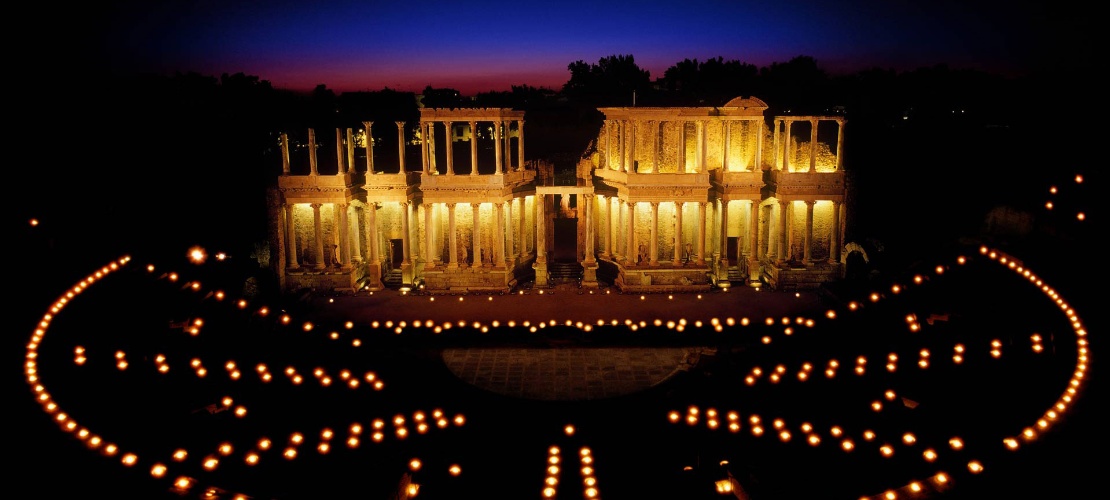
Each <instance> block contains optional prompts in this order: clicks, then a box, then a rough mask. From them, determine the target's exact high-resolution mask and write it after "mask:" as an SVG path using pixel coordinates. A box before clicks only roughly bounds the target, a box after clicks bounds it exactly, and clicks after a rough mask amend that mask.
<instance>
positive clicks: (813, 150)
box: [809, 119, 817, 172]
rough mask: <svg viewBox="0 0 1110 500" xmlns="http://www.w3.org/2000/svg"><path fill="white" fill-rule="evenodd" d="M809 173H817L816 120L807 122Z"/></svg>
mask: <svg viewBox="0 0 1110 500" xmlns="http://www.w3.org/2000/svg"><path fill="white" fill-rule="evenodd" d="M809 171H810V172H816V171H817V120H816V119H813V120H810V121H809Z"/></svg>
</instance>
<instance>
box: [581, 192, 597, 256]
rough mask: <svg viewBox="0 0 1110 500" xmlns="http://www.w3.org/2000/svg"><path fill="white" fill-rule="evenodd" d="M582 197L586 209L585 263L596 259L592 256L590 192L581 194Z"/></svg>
mask: <svg viewBox="0 0 1110 500" xmlns="http://www.w3.org/2000/svg"><path fill="white" fill-rule="evenodd" d="M582 197H583V198H584V205H583V206H584V208H585V211H586V258H585V261H586V264H593V263H594V262H595V261H596V259H595V258H594V203H595V202H594V200H595V197H594V195H592V194H587V195H583V196H582Z"/></svg>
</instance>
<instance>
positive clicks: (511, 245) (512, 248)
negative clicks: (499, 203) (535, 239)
mask: <svg viewBox="0 0 1110 500" xmlns="http://www.w3.org/2000/svg"><path fill="white" fill-rule="evenodd" d="M516 200H517V199H516V198H513V199H511V200H509V202H508V203H506V204H505V210H506V211H507V212H508V213H506V214H505V220H506V221H507V222H506V225H507V226H508V228H509V230H508V231H506V232H505V237H507V238H508V239H509V240H508V242H506V244H505V249H506V250H507V251H508V252H509V255H508V257H507V259H508V260H509V262H514V261H516V244H515V240H516V239H515V238H513V231H515V228H513V204H514V203H516ZM521 213H523V212H521ZM523 237H524V236H523V235H521V238H523Z"/></svg>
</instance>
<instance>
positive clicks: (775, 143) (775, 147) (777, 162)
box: [771, 118, 782, 170]
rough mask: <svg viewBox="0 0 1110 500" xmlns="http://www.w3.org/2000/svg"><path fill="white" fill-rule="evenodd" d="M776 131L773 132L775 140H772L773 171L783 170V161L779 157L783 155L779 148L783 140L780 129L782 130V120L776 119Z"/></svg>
mask: <svg viewBox="0 0 1110 500" xmlns="http://www.w3.org/2000/svg"><path fill="white" fill-rule="evenodd" d="M774 122H775V130H774V132H772V134H773V138H772V140H771V170H782V159H781V158H779V156H780V155H781V154H782V148H781V147H779V143H780V142H781V140H780V139H779V129H780V128H782V120H780V119H777V118H776V119H775V120H774Z"/></svg>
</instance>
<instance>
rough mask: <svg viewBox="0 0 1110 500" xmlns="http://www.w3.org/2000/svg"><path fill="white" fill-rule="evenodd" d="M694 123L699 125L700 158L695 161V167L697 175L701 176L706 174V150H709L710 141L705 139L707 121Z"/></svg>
mask: <svg viewBox="0 0 1110 500" xmlns="http://www.w3.org/2000/svg"><path fill="white" fill-rule="evenodd" d="M694 123H695V124H696V125H697V131H698V157H697V159H696V160H695V161H694V165H695V168H696V169H697V171H696V172H695V173H698V174H700V173H702V172H705V154H706V150H707V149H708V148H709V146H708V144H707V143H708V141H707V140H706V137H705V135H706V134H705V127H706V121H705V120H698V121H697V122H694Z"/></svg>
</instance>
